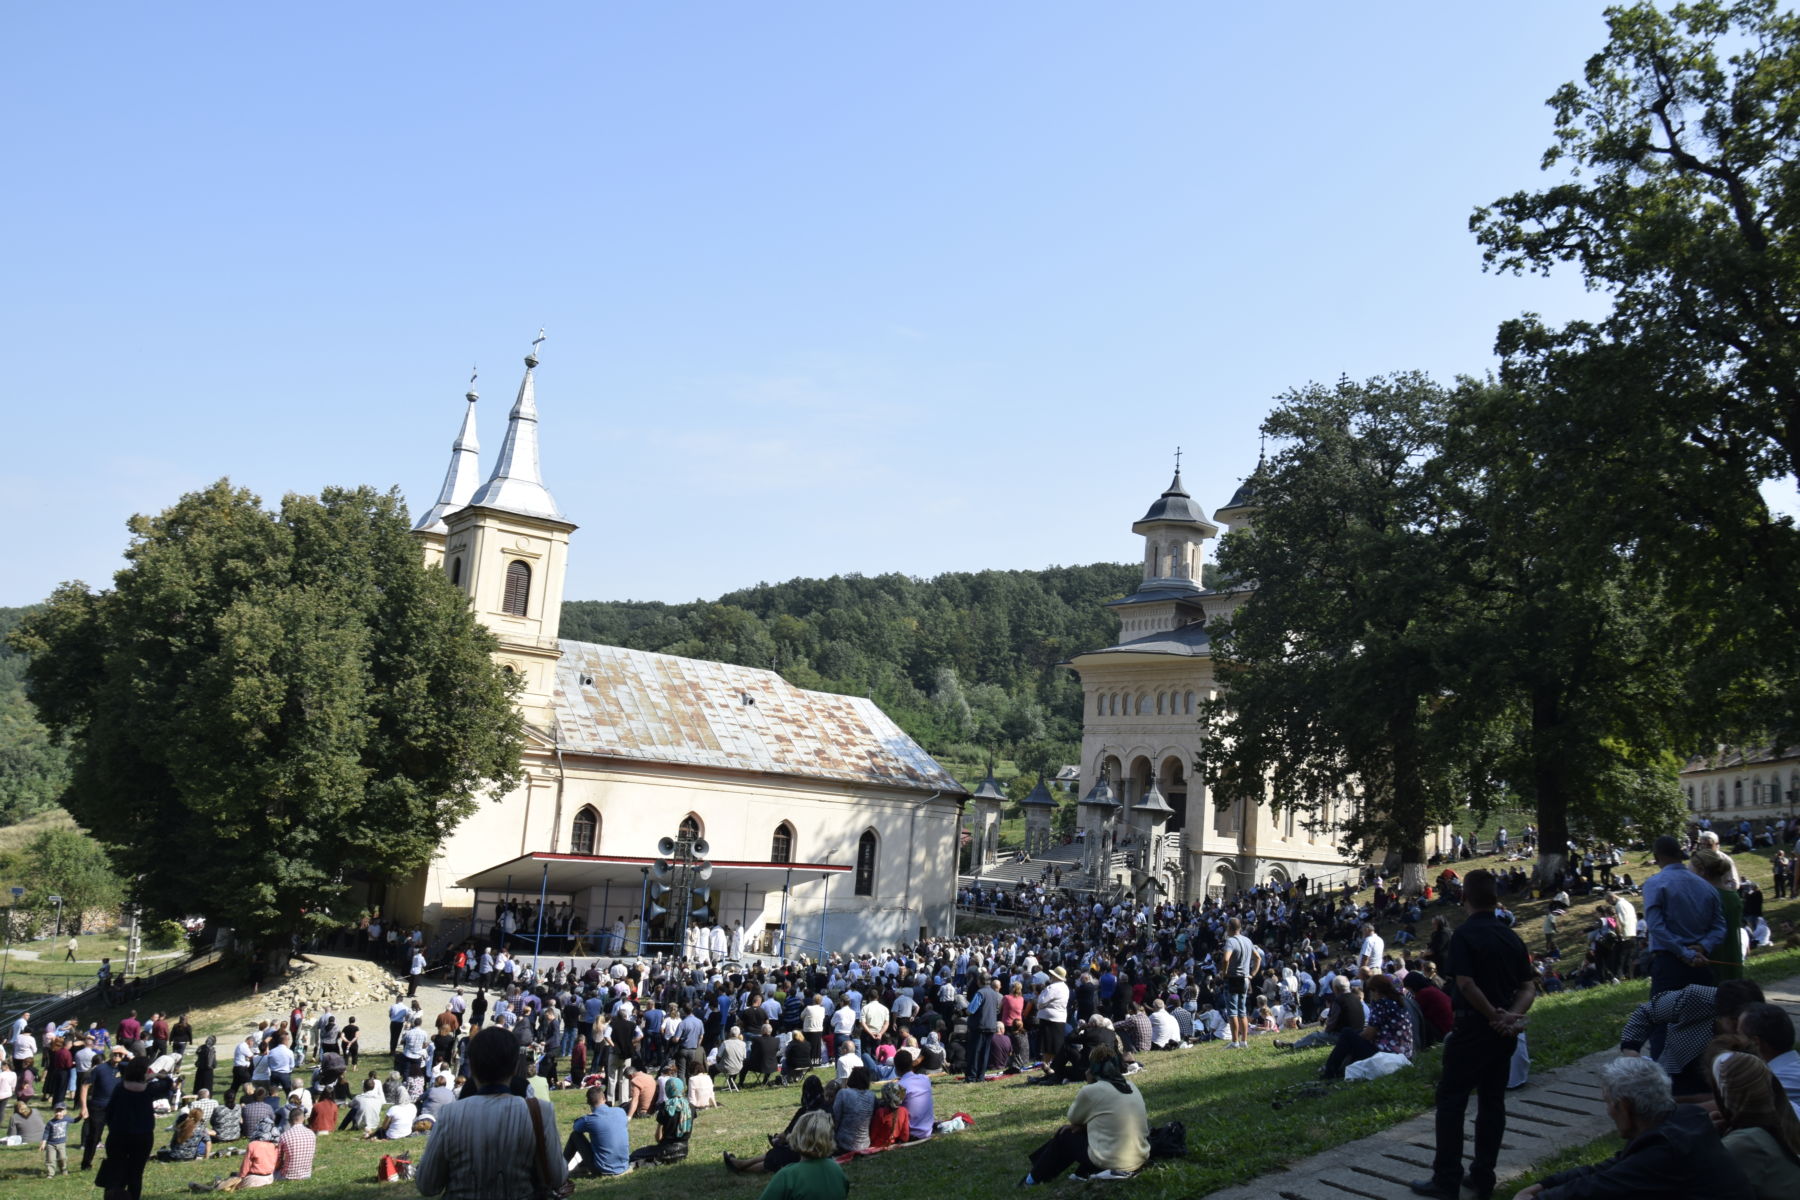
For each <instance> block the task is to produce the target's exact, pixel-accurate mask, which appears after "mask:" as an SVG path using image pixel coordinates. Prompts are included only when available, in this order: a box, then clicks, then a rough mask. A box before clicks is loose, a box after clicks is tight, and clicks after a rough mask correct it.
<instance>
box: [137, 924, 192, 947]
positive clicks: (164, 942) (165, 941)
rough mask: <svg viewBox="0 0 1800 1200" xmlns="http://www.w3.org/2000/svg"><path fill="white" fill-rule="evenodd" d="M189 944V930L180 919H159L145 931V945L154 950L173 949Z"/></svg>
mask: <svg viewBox="0 0 1800 1200" xmlns="http://www.w3.org/2000/svg"><path fill="white" fill-rule="evenodd" d="M186 944H187V930H186V929H183V928H182V927H181V922H180V921H158V922H157V923H156V924H154V925H152V926H151V927H150V928H149V929H147V930H145V931H144V945H145V946H147V947H148V948H150V949H152V950H173V949H175V948H176V947H178V946H185V945H186Z"/></svg>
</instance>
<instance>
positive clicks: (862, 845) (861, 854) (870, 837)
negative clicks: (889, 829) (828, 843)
mask: <svg viewBox="0 0 1800 1200" xmlns="http://www.w3.org/2000/svg"><path fill="white" fill-rule="evenodd" d="M856 894H857V895H859V896H873V895H874V894H875V831H874V830H873V829H870V830H868V831H866V832H865V833H864V834H863V835H862V837H861V838H860V839H859V840H858V841H857V843H856Z"/></svg>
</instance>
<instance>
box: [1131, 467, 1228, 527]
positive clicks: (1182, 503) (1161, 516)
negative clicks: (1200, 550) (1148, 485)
mask: <svg viewBox="0 0 1800 1200" xmlns="http://www.w3.org/2000/svg"><path fill="white" fill-rule="evenodd" d="M1152 523H1157V524H1175V525H1198V526H1200V527H1202V528H1203V529H1210V530H1212V531H1213V532H1214V533H1217V532H1218V527H1217V526H1215V525H1214V524H1213V523H1212V522H1211V521H1208V520H1207V519H1206V514H1205V513H1204V512H1202V511H1201V509H1200V506H1199V505H1198V504H1195V503H1194V498H1193V497H1192V496H1190V495H1188V493H1187V489H1186V488H1184V487H1182V486H1181V472H1180V470H1177V471H1176V472H1175V478H1174V479H1172V480H1171V481H1170V482H1169V488H1168V490H1167V491H1165V492H1164V493H1163V494H1162V495H1161V496H1159V497H1157V499H1156V503H1154V504H1152V505H1151V506H1150V511H1149V512H1147V513H1145V514H1144V515H1143V516H1142V517H1139V518H1138V520H1137V521H1136V522H1135V523H1134V524H1133V525H1132V529H1134V530H1136V529H1138V527H1139V526H1142V525H1149V524H1152Z"/></svg>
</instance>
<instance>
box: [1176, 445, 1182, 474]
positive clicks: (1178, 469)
mask: <svg viewBox="0 0 1800 1200" xmlns="http://www.w3.org/2000/svg"><path fill="white" fill-rule="evenodd" d="M1175 473H1176V474H1177V475H1179V474H1181V447H1180V446H1177V447H1175Z"/></svg>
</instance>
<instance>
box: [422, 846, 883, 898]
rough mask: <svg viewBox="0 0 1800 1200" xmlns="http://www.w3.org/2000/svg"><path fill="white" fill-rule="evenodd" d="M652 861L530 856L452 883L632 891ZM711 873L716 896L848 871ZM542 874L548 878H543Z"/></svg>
mask: <svg viewBox="0 0 1800 1200" xmlns="http://www.w3.org/2000/svg"><path fill="white" fill-rule="evenodd" d="M657 861H658V860H657V858H656V856H655V855H651V854H644V855H636V854H556V853H551V852H547V851H543V850H535V851H532V852H531V853H529V854H521V855H518V856H517V857H515V858H509V859H507V860H506V861H504V862H500V863H496V864H494V865H493V866H491V867H486V868H484V869H482V870H480V871H476V872H475V873H474V874H472V875H468V876H465V877H464V878H462V879H459V880H457V881H456V886H457V887H463V888H507V887H514V886H516V887H517V889H518V890H519V891H527V890H532V891H535V890H536V889H537V888H538V887H539V886H540V881H547V882H548V884H549V886H550V887H551V888H552V889H553V890H555V891H561V892H576V891H580V890H581V889H583V888H590V887H600V886H602V885H603V884H615V885H620V886H623V887H626V888H636V887H638V886H639V884H640V883H641V882H642V880H643V870H644V868H645V867H648V866H650V865H652V864H653V863H655V862H657ZM707 862H708V863H709V864H710V865H711V866H712V868H713V873H712V875H711V876H710V877H709V878H708V879H707V881H706V883H707V886H708V887H710V888H713V889H714V890H717V891H729V890H731V889H732V888H736V887H742V886H743V885H745V884H750V885H751V886H753V887H757V888H765V889H766V888H774V887H780V886H781V883H782V879H783V878H784V877H785V876H786V875H787V874H788V873H789V872H793V873H794V874H796V875H843V874H847V873H848V872H849V871H850V870H851V868H850V867H848V866H840V865H838V864H835V863H798V862H795V863H787V862H783V863H778V862H735V861H722V860H718V859H708V860H707ZM546 868H548V872H547V873H546Z"/></svg>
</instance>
